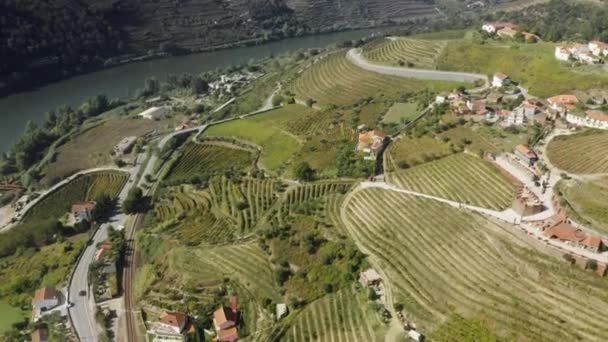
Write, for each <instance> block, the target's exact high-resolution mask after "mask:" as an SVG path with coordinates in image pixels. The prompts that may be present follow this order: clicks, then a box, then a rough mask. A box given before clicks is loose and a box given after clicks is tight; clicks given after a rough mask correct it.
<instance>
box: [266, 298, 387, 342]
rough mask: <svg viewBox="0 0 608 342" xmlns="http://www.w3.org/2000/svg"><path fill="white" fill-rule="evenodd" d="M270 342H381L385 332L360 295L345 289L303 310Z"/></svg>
mask: <svg viewBox="0 0 608 342" xmlns="http://www.w3.org/2000/svg"><path fill="white" fill-rule="evenodd" d="M290 323H291V324H290V325H288V326H285V327H283V331H281V332H280V333H278V334H277V335H280V336H282V337H281V338H279V337H278V336H275V338H274V339H273V341H293V342H300V341H302V342H304V341H349V342H372V341H382V340H383V337H382V336H381V335H382V333H383V332H384V330H385V328H384V326H383V325H382V323H381V322H380V319H379V317H378V316H377V314H376V313H375V312H373V311H371V310H369V306H367V305H366V303H365V302H364V301H363V300H362V299H361V294H360V293H357V292H356V291H354V290H353V289H351V288H344V289H342V290H340V291H338V292H336V293H332V294H329V295H327V296H325V297H323V298H321V299H318V300H316V301H314V302H313V303H311V304H309V305H307V306H306V308H305V309H304V310H302V312H300V313H298V314H297V317H295V319H293V320H292V321H291V322H290Z"/></svg>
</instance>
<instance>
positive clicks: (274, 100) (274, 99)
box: [272, 94, 285, 107]
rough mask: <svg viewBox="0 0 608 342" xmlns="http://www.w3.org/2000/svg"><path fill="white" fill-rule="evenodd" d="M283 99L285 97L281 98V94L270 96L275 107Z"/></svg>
mask: <svg viewBox="0 0 608 342" xmlns="http://www.w3.org/2000/svg"><path fill="white" fill-rule="evenodd" d="M283 101H285V99H284V98H283V96H281V95H279V94H276V95H275V96H273V97H272V105H273V106H274V107H277V106H279V105H281V103H282V102H283Z"/></svg>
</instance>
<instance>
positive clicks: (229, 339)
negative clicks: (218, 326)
mask: <svg viewBox="0 0 608 342" xmlns="http://www.w3.org/2000/svg"><path fill="white" fill-rule="evenodd" d="M217 337H218V341H219V342H234V341H238V339H239V333H238V331H237V329H236V327H232V328H229V329H224V330H220V331H219V332H218V334H217Z"/></svg>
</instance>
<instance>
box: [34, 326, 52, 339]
mask: <svg viewBox="0 0 608 342" xmlns="http://www.w3.org/2000/svg"><path fill="white" fill-rule="evenodd" d="M48 341H49V331H48V330H47V329H45V328H38V329H36V330H34V332H33V333H32V342H48Z"/></svg>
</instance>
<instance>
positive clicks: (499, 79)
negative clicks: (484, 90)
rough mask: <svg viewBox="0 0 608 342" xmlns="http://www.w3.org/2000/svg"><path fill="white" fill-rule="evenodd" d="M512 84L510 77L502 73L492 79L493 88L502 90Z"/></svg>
mask: <svg viewBox="0 0 608 342" xmlns="http://www.w3.org/2000/svg"><path fill="white" fill-rule="evenodd" d="M510 83H511V79H510V78H509V76H507V75H505V74H501V73H497V74H494V77H493V78H492V87H495V88H501V87H504V86H507V85H509V84H510Z"/></svg>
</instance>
